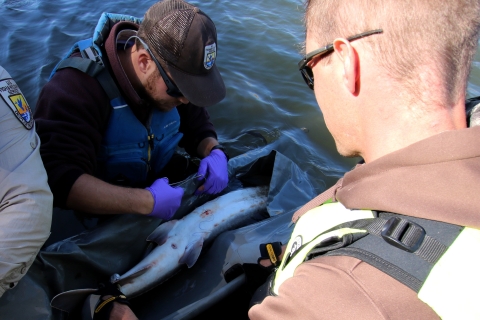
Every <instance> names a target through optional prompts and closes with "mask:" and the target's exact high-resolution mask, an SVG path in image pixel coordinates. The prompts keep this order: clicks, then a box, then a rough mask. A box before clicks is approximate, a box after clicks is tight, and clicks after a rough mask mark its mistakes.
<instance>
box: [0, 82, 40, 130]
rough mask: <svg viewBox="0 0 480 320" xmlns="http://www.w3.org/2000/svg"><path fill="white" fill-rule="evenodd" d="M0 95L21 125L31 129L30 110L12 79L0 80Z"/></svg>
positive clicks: (31, 117)
mask: <svg viewBox="0 0 480 320" xmlns="http://www.w3.org/2000/svg"><path fill="white" fill-rule="evenodd" d="M0 96H1V97H2V99H3V101H5V103H6V104H7V106H9V107H10V109H11V110H12V112H13V114H14V115H15V116H16V117H17V119H18V120H19V121H20V122H21V123H22V124H23V126H24V127H25V128H27V129H28V130H30V129H32V128H33V124H34V122H33V115H32V110H31V109H30V107H29V105H28V103H27V99H25V97H24V96H23V94H22V91H20V88H19V87H18V85H17V83H16V82H15V81H14V80H13V79H11V78H9V79H2V80H0Z"/></svg>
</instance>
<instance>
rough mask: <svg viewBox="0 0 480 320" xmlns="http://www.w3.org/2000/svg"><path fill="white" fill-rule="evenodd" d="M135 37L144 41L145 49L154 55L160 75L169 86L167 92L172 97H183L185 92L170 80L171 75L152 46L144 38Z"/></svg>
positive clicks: (153, 58)
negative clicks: (159, 60) (156, 55)
mask: <svg viewBox="0 0 480 320" xmlns="http://www.w3.org/2000/svg"><path fill="white" fill-rule="evenodd" d="M135 38H137V39H138V40H140V42H141V43H142V45H143V47H144V48H145V50H147V52H148V54H149V55H150V57H152V60H153V62H155V65H156V66H157V69H158V71H160V75H161V76H162V78H163V81H164V82H165V85H166V86H167V94H168V95H169V96H171V97H174V98H180V97H183V94H182V93H181V92H180V90H179V89H178V87H177V86H176V85H175V83H174V82H173V81H172V80H170V77H169V76H168V75H167V73H166V72H165V70H164V69H163V68H162V65H161V64H160V62H158V60H157V58H155V56H154V55H153V53H152V51H150V48H149V47H148V45H147V44H146V43H145V42H144V41H143V40H142V39H140V38H139V37H138V36H135Z"/></svg>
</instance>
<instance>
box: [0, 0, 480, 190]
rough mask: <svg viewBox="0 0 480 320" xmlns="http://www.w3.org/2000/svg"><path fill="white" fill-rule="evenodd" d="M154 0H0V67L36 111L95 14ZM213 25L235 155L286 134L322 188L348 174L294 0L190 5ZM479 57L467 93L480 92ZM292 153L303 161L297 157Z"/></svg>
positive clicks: (218, 114)
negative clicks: (307, 66) (319, 97)
mask: <svg viewBox="0 0 480 320" xmlns="http://www.w3.org/2000/svg"><path fill="white" fill-rule="evenodd" d="M153 3H154V1H128V0H121V1H108V0H107V1H93V0H82V1H80V0H0V17H1V19H0V30H1V32H0V43H1V44H2V49H1V50H0V65H2V66H3V67H5V68H6V69H7V71H9V72H10V74H11V75H12V76H13V77H14V78H15V79H16V81H17V82H18V83H19V85H20V87H21V88H22V91H23V92H24V94H25V96H26V98H27V100H28V101H29V103H30V105H31V106H32V108H34V106H35V104H36V100H37V96H38V93H39V91H40V89H41V87H42V86H43V85H44V84H45V82H46V81H47V78H48V75H49V74H50V72H51V70H52V68H53V66H54V65H55V64H56V62H57V61H58V59H59V58H60V57H61V56H63V54H65V52H66V51H67V50H68V49H69V48H70V46H71V45H72V44H73V43H74V42H76V41H78V40H80V39H84V38H88V37H90V36H91V33H92V30H93V28H94V27H95V25H96V23H97V20H98V18H99V16H100V14H101V12H112V13H122V14H130V15H134V16H138V17H141V16H143V13H144V12H145V10H146V9H147V8H148V7H149V6H151V5H152V4H153ZM192 3H193V4H196V5H198V6H200V8H202V10H203V11H205V12H206V13H207V14H208V15H209V16H210V17H211V18H212V19H213V21H214V22H215V24H216V26H217V30H218V59H217V64H218V66H219V68H220V72H221V73H222V75H223V77H224V80H225V83H226V86H227V97H226V98H225V99H224V100H223V101H222V102H220V103H219V104H217V105H215V106H212V107H210V108H209V111H210V114H211V117H212V119H213V121H214V124H215V125H216V128H217V132H218V134H219V140H220V141H221V142H223V143H225V144H228V145H230V146H231V147H232V148H233V149H234V150H233V153H234V154H233V155H235V153H237V154H238V153H240V152H244V151H246V150H248V149H249V148H250V149H251V148H254V147H255V146H256V145H255V144H254V143H252V139H251V135H250V133H252V132H255V133H261V134H262V135H264V136H265V137H267V139H272V140H274V139H277V138H278V137H280V136H287V137H288V139H287V140H286V141H289V145H285V146H284V149H283V150H282V153H284V154H285V155H286V156H288V157H290V158H291V159H293V160H295V161H296V162H297V164H298V165H299V166H300V167H301V168H302V169H304V170H305V171H307V172H308V173H311V174H312V176H316V177H318V179H321V180H322V181H323V183H324V185H325V186H327V185H330V184H332V183H333V181H334V180H335V178H336V177H338V176H340V175H341V174H342V173H343V172H344V171H345V170H347V169H349V168H350V167H351V166H352V165H353V164H354V163H355V161H356V159H344V158H342V157H340V156H339V155H338V154H337V152H336V149H335V145H334V143H333V139H332V138H331V136H330V135H329V134H328V131H327V130H326V127H325V124H324V121H323V118H322V115H321V112H320V110H319V108H318V106H317V104H316V102H315V98H314V96H313V92H312V91H311V90H309V89H308V88H307V87H306V86H305V84H304V83H303V81H302V79H301V76H300V74H299V72H298V71H297V69H296V64H297V61H298V60H299V59H300V58H301V56H300V53H299V52H300V49H301V44H302V41H303V40H304V32H303V25H302V10H303V6H302V2H301V1H300V0H275V1H271V0H270V1H265V0H242V1H226V0H209V1H192ZM479 61H480V55H478V54H477V57H476V61H475V63H474V66H473V72H472V76H471V81H470V83H469V87H468V93H469V95H470V96H471V95H478V94H480V62H479ZM298 148H302V149H304V150H306V152H307V154H308V155H309V156H308V157H302V158H301V159H296V157H295V155H296V154H297V152H296V151H298Z"/></svg>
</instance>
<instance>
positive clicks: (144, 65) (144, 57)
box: [135, 48, 152, 74]
mask: <svg viewBox="0 0 480 320" xmlns="http://www.w3.org/2000/svg"><path fill="white" fill-rule="evenodd" d="M135 62H136V63H137V66H138V70H140V72H142V73H144V74H146V73H148V71H149V69H150V68H151V67H152V59H151V58H150V55H149V54H148V52H147V50H145V49H144V48H141V49H138V50H137V54H136V61H135Z"/></svg>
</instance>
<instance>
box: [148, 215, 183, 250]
mask: <svg viewBox="0 0 480 320" xmlns="http://www.w3.org/2000/svg"><path fill="white" fill-rule="evenodd" d="M177 221H178V220H170V221H167V222H165V223H162V224H161V225H159V226H158V227H157V228H156V229H155V230H153V232H152V233H151V234H150V235H149V236H148V238H147V241H153V242H155V243H156V244H158V245H159V246H161V245H162V244H164V243H165V242H166V241H167V239H168V234H169V233H170V231H171V230H172V229H173V227H174V226H175V225H176V224H177Z"/></svg>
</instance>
